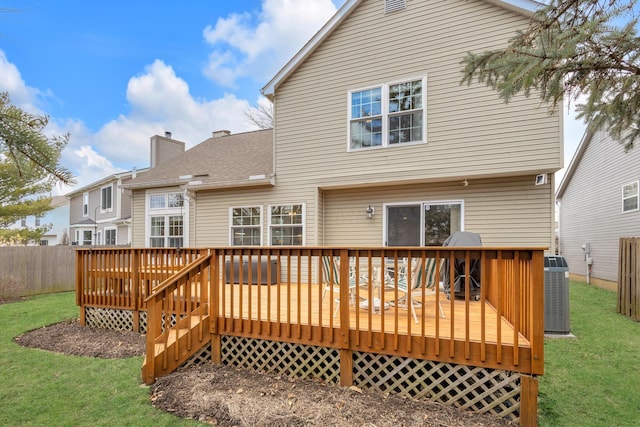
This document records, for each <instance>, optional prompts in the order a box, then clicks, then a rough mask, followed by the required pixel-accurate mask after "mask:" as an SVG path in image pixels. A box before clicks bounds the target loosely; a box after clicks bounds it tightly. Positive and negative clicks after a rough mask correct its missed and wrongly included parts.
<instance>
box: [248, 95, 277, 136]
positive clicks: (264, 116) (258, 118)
mask: <svg viewBox="0 0 640 427" xmlns="http://www.w3.org/2000/svg"><path fill="white" fill-rule="evenodd" d="M244 115H245V117H246V118H247V119H248V120H249V122H250V123H252V124H254V125H256V126H258V127H259V128H260V129H272V128H273V104H272V103H271V101H269V100H268V99H266V98H262V99H260V101H259V102H258V106H257V107H251V108H249V109H248V110H246V111H245V112H244Z"/></svg>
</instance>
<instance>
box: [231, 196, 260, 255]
mask: <svg viewBox="0 0 640 427" xmlns="http://www.w3.org/2000/svg"><path fill="white" fill-rule="evenodd" d="M229 211H230V215H229V216H230V218H231V225H230V231H229V234H230V241H231V245H232V246H260V245H261V243H262V208H261V207H260V206H250V207H243V208H231V209H230V210H229Z"/></svg>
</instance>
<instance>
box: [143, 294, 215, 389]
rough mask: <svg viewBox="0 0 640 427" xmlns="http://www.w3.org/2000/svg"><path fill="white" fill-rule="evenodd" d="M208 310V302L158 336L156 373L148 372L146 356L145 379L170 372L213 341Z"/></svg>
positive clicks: (155, 355) (155, 349)
mask: <svg viewBox="0 0 640 427" xmlns="http://www.w3.org/2000/svg"><path fill="white" fill-rule="evenodd" d="M207 311H208V307H207V306H206V305H204V306H201V307H199V308H197V309H196V310H194V311H193V312H192V313H191V315H189V316H187V317H183V318H182V319H180V320H178V321H177V322H176V324H175V325H174V326H172V327H171V328H169V329H168V330H167V331H166V333H164V334H162V335H161V336H159V337H157V338H156V339H155V343H154V355H153V357H154V363H153V367H154V369H153V370H154V372H153V373H151V372H147V370H148V367H147V365H148V364H147V357H148V356H145V359H144V362H143V364H142V377H143V378H154V379H155V378H158V377H163V376H166V375H169V374H170V373H171V372H173V371H175V370H176V369H178V368H179V367H180V366H181V365H182V364H183V363H184V362H185V361H187V360H188V359H189V358H190V357H191V356H193V355H194V354H195V353H196V352H198V351H199V350H200V349H202V347H204V346H205V345H207V344H208V343H209V342H210V340H211V336H210V335H209V324H210V320H209V319H210V317H209V313H208V312H207Z"/></svg>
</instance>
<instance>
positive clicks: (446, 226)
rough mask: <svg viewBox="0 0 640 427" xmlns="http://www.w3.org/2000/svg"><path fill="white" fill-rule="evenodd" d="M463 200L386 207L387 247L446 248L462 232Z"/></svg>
mask: <svg viewBox="0 0 640 427" xmlns="http://www.w3.org/2000/svg"><path fill="white" fill-rule="evenodd" d="M462 216H463V209H462V201H436V202H421V203H407V204H389V205H385V217H386V221H385V245H386V246H442V244H443V243H444V241H445V240H446V239H447V237H449V236H450V235H451V234H452V233H454V232H455V231H458V230H462V224H463V218H462Z"/></svg>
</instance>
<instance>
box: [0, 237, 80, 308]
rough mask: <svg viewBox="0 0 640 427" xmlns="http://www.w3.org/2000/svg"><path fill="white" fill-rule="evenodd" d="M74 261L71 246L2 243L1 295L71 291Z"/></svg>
mask: <svg viewBox="0 0 640 427" xmlns="http://www.w3.org/2000/svg"><path fill="white" fill-rule="evenodd" d="M75 265H76V255H75V248H72V247H71V246H6V247H0V298H14V297H21V296H28V295H38V294H46V293H52V292H62V291H72V290H73V289H74V288H75V276H74V272H75Z"/></svg>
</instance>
